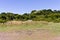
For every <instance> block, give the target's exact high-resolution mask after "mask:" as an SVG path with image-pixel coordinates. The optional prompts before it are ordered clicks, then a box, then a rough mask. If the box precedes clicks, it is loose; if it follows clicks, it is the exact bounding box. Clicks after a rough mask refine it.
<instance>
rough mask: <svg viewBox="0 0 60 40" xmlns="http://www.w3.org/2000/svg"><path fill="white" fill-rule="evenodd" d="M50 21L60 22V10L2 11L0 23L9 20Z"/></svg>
mask: <svg viewBox="0 0 60 40" xmlns="http://www.w3.org/2000/svg"><path fill="white" fill-rule="evenodd" d="M13 20H16V21H27V20H33V21H48V22H60V10H51V9H43V10H32V11H31V12H30V13H24V14H22V15H20V14H15V13H10V12H7V13H5V12H2V13H0V23H5V22H7V21H13Z"/></svg>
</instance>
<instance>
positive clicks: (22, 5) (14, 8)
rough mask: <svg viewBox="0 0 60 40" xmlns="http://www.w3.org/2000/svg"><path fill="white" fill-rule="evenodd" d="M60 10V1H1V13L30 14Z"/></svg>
mask: <svg viewBox="0 0 60 40" xmlns="http://www.w3.org/2000/svg"><path fill="white" fill-rule="evenodd" d="M41 9H53V10H60V0H0V13H1V12H12V13H18V14H23V13H29V12H31V11H32V10H41Z"/></svg>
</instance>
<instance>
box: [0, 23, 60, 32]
mask: <svg viewBox="0 0 60 40" xmlns="http://www.w3.org/2000/svg"><path fill="white" fill-rule="evenodd" d="M37 28H39V29H47V30H50V31H51V32H54V33H60V23H51V22H49V23H46V24H45V23H41V22H33V23H24V24H20V25H13V24H12V25H5V24H2V25H1V24H0V31H12V30H28V29H37Z"/></svg>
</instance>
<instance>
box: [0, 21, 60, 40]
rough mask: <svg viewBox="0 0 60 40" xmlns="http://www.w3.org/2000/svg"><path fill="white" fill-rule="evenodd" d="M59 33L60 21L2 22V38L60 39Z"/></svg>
mask: <svg viewBox="0 0 60 40" xmlns="http://www.w3.org/2000/svg"><path fill="white" fill-rule="evenodd" d="M34 30H37V31H34ZM11 31H15V32H11ZM58 35H60V23H53V22H45V21H32V22H25V23H21V24H13V23H12V24H0V36H1V38H0V40H1V39H2V40H60V36H58ZM3 37H4V38H3Z"/></svg>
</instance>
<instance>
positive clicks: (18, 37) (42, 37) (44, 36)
mask: <svg viewBox="0 0 60 40" xmlns="http://www.w3.org/2000/svg"><path fill="white" fill-rule="evenodd" d="M0 40H60V36H58V35H54V34H52V33H51V31H49V30H41V29H37V30H19V31H10V32H0Z"/></svg>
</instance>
